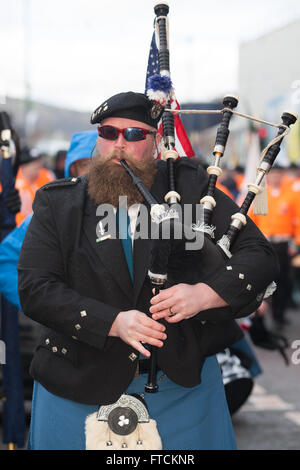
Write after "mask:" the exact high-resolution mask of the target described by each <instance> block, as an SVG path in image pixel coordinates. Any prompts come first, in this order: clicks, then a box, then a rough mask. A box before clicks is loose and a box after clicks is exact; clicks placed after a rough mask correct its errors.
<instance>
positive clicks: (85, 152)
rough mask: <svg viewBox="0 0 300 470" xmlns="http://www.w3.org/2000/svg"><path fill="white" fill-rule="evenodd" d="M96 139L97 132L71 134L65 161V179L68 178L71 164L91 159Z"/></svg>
mask: <svg viewBox="0 0 300 470" xmlns="http://www.w3.org/2000/svg"><path fill="white" fill-rule="evenodd" d="M97 137H98V132H97V131H85V132H76V134H73V136H72V139H71V144H70V148H69V150H68V153H67V157H66V161H65V178H69V176H70V167H71V165H72V163H75V162H77V161H78V160H82V159H83V158H90V157H91V155H92V152H93V149H94V147H95V144H96V140H97Z"/></svg>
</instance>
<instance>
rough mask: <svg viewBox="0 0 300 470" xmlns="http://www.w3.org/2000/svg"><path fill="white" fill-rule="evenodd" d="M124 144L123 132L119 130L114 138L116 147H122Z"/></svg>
mask: <svg viewBox="0 0 300 470" xmlns="http://www.w3.org/2000/svg"><path fill="white" fill-rule="evenodd" d="M125 146H126V140H125V139H124V136H123V134H122V133H121V132H120V133H119V135H118V138H117V140H115V147H116V148H124V147H125Z"/></svg>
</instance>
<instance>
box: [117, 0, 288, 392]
mask: <svg viewBox="0 0 300 470" xmlns="http://www.w3.org/2000/svg"><path fill="white" fill-rule="evenodd" d="M154 11H155V14H156V19H155V25H156V28H157V30H158V35H159V47H158V50H159V69H160V74H159V75H160V76H157V75H154V76H152V77H150V78H149V86H150V90H148V97H149V99H150V100H152V102H153V108H152V109H153V110H154V112H157V109H159V107H160V106H161V107H165V111H164V114H163V117H162V123H163V133H164V135H163V147H162V152H161V158H162V159H163V160H166V162H167V169H168V184H169V188H168V192H167V194H166V195H165V198H164V199H165V202H166V203H167V204H168V207H167V208H166V206H164V205H162V204H159V202H158V201H156V200H155V198H154V197H153V196H152V195H151V194H150V192H149V191H147V189H146V188H145V187H144V186H143V184H142V182H141V181H140V180H139V179H138V178H136V176H135V175H134V173H133V172H132V170H131V169H130V167H129V166H128V165H127V163H126V162H125V161H124V160H123V161H121V163H122V165H123V167H124V168H125V170H126V171H127V172H128V174H129V175H130V176H131V178H132V180H133V183H134V184H135V185H136V186H137V188H138V189H139V191H140V192H141V194H142V195H143V197H144V198H145V201H146V202H147V204H148V205H149V207H150V214H151V217H152V220H154V221H156V222H157V224H158V232H159V235H160V236H159V237H157V238H156V239H155V240H152V249H151V259H150V266H149V271H148V275H149V279H150V280H151V283H152V286H153V288H154V289H155V294H157V293H158V292H159V290H160V289H162V288H164V287H165V286H166V285H173V284H176V283H180V282H184V283H191V284H192V283H194V280H195V278H197V279H198V282H205V278H206V277H207V276H209V274H211V273H213V272H215V271H216V269H218V268H219V267H221V266H224V264H225V263H226V261H228V259H230V258H231V256H232V253H231V250H232V246H233V245H234V242H235V240H236V238H237V236H238V234H239V232H240V231H241V230H242V229H243V227H244V226H245V225H246V224H247V219H246V215H247V212H248V210H249V209H250V206H251V204H252V202H253V200H254V198H255V196H256V195H257V194H259V193H260V191H261V187H262V183H263V179H264V177H265V175H266V174H267V173H268V172H269V171H270V169H271V167H272V165H273V163H274V161H275V159H276V156H277V155H278V153H279V151H280V145H281V143H282V141H283V138H284V137H285V136H286V135H287V133H288V132H289V127H290V126H291V125H292V124H294V123H295V122H296V120H297V116H296V114H294V113H293V112H284V113H283V114H282V116H281V119H282V123H281V124H278V125H277V124H272V123H268V122H266V121H262V120H260V119H258V118H253V117H252V116H247V115H243V114H241V113H237V112H235V111H234V109H235V107H236V106H237V104H238V99H237V98H236V97H235V96H231V95H230V96H225V98H224V101H223V104H224V109H222V110H217V111H211V110H210V111H205V110H203V111H188V110H185V111H184V112H185V113H189V112H200V113H206V112H209V113H220V114H222V119H221V123H220V125H219V127H218V130H217V136H216V142H215V147H214V151H213V153H214V156H215V164H214V165H213V166H210V167H209V168H208V169H207V172H208V174H209V180H208V190H207V195H206V196H205V197H203V198H202V199H201V201H200V205H201V206H202V207H203V220H202V221H201V222H199V223H197V224H193V225H192V226H191V227H184V233H185V234H189V231H193V232H194V234H195V236H197V235H199V236H202V237H203V240H202V248H201V249H200V250H196V251H186V249H185V247H186V241H187V239H186V238H185V239H178V238H176V237H174V238H172V236H171V237H170V239H168V240H167V239H163V237H162V236H161V235H163V233H164V227H165V226H166V225H168V226H169V228H170V226H171V231H169V233H171V235H172V234H173V235H174V234H175V233H176V232H177V233H178V226H179V225H181V222H180V220H179V216H178V211H177V209H176V208H177V205H178V203H179V201H180V195H179V194H178V192H177V191H176V179H175V170H174V161H175V159H176V158H178V154H177V152H176V151H175V150H174V147H175V138H174V135H175V133H174V119H173V114H174V113H176V112H180V111H173V110H171V109H170V108H168V107H167V106H166V105H167V104H169V103H170V95H171V94H172V86H171V81H170V68H169V47H168V18H167V16H168V12H169V7H168V4H167V3H166V2H160V3H158V4H156V6H155V7H154ZM160 81H161V87H159V83H160ZM168 87H169V89H168ZM167 89H168V91H167V92H166V90H167ZM167 93H169V97H168V96H167ZM233 114H237V115H239V116H242V117H245V118H248V119H253V120H255V121H259V122H263V123H265V124H270V125H272V126H275V127H277V128H278V134H277V136H276V137H275V138H274V139H273V140H272V141H271V142H270V143H269V144H268V146H267V147H266V148H265V149H264V150H263V152H262V155H261V161H260V164H259V166H258V169H257V178H256V180H255V182H254V183H251V184H249V185H248V193H247V195H246V197H245V200H244V202H243V203H242V205H241V207H240V209H239V211H238V212H236V213H235V214H233V215H232V217H231V218H232V221H231V223H230V225H229V227H228V229H227V230H226V232H225V234H224V235H223V236H222V237H221V238H220V239H219V240H218V241H217V243H215V241H214V240H213V234H214V227H212V226H211V217H212V211H213V209H214V207H215V205H216V201H215V199H214V193H215V187H216V182H217V178H218V176H219V175H220V174H221V172H222V170H221V168H220V166H219V164H220V160H221V158H222V156H223V155H224V152H225V148H226V143H227V139H228V136H229V124H230V120H231V117H232V115H233ZM181 233H182V232H181ZM187 238H188V239H191V237H190V236H188V237H187ZM192 259H193V260H196V262H194V263H193V264H191V260H192ZM192 265H193V269H190V268H191V266H192ZM228 268H229V267H228ZM274 284H275V283H273V284H272V285H271V286H269V287H268V289H267V290H266V292H262V293H261V294H260V295H258V296H257V297H256V298H255V300H254V301H252V302H251V303H250V304H248V305H247V307H245V308H244V309H242V310H241V311H240V312H239V316H241V317H242V316H246V315H249V314H251V313H252V312H254V311H256V310H257V308H258V306H259V305H260V304H261V302H262V300H263V298H265V297H267V296H269V295H271V294H272V292H273V291H274V289H275V288H276V285H274ZM246 288H247V290H248V291H251V289H252V286H251V284H248V285H247V287H246ZM206 313H207V314H206ZM201 319H202V320H204V321H207V322H210V321H212V322H214V321H220V320H227V321H228V322H230V321H231V322H233V323H235V320H233V319H232V314H231V309H230V307H224V308H218V309H214V310H212V309H209V310H207V311H206V312H205V311H204V312H203V311H202V312H201ZM150 350H151V358H150V361H151V364H150V372H149V376H148V382H147V384H146V386H145V391H146V392H148V393H153V392H156V391H157V384H156V379H155V377H156V352H157V349H156V348H155V347H151V348H150Z"/></svg>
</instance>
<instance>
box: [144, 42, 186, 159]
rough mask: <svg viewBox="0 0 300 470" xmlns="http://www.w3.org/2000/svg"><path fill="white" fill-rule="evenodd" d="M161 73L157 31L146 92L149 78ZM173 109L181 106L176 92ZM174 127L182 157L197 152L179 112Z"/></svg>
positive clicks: (160, 125) (161, 130)
mask: <svg viewBox="0 0 300 470" xmlns="http://www.w3.org/2000/svg"><path fill="white" fill-rule="evenodd" d="M156 73H159V65H158V49H157V45H156V40H155V33H153V36H152V41H151V46H150V52H149V58H148V67H147V75H146V86H145V92H147V90H148V78H149V77H151V76H152V75H154V74H156ZM171 109H174V110H179V109H180V106H179V103H178V101H177V99H176V98H175V95H174V92H173V96H172V97H171ZM174 127H175V150H176V151H177V152H178V154H179V156H180V157H193V156H194V155H195V152H194V150H193V147H192V145H191V143H190V141H189V138H188V135H187V133H186V131H185V128H184V126H183V123H182V121H181V119H180V116H179V114H176V115H175V117H174ZM158 132H160V133H161V134H163V129H162V121H160V123H159V126H158Z"/></svg>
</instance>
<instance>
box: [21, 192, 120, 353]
mask: <svg viewBox="0 0 300 470" xmlns="http://www.w3.org/2000/svg"><path fill="white" fill-rule="evenodd" d="M33 210H34V215H33V217H32V220H31V223H30V225H29V227H28V230H27V233H26V236H25V239H24V242H23V246H22V249H21V253H20V258H19V262H18V288H19V296H20V302H21V306H22V309H23V312H24V313H25V315H27V316H28V317H30V318H32V319H33V320H35V321H37V322H38V323H41V324H42V325H45V326H47V327H49V328H51V329H53V330H55V331H57V332H58V333H62V334H64V335H67V336H70V337H73V338H75V339H78V340H79V341H82V342H84V343H87V344H89V345H90V346H94V347H96V348H98V349H103V347H104V345H105V341H106V339H107V336H108V333H109V330H110V328H111V325H112V323H113V321H114V319H115V318H116V316H117V315H118V313H119V312H120V309H118V308H115V307H113V306H110V305H107V304H105V303H102V302H100V301H98V300H96V299H93V298H88V297H83V296H81V295H80V294H78V293H77V292H76V291H75V290H73V289H71V288H70V287H68V285H67V284H66V281H65V280H66V273H65V267H64V260H63V256H62V252H61V245H60V243H59V236H58V230H59V229H58V227H57V226H56V221H55V217H54V213H53V212H52V207H51V204H50V201H49V196H48V194H47V191H44V190H43V189H41V190H39V191H38V192H37V193H36V197H35V201H34V204H33Z"/></svg>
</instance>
